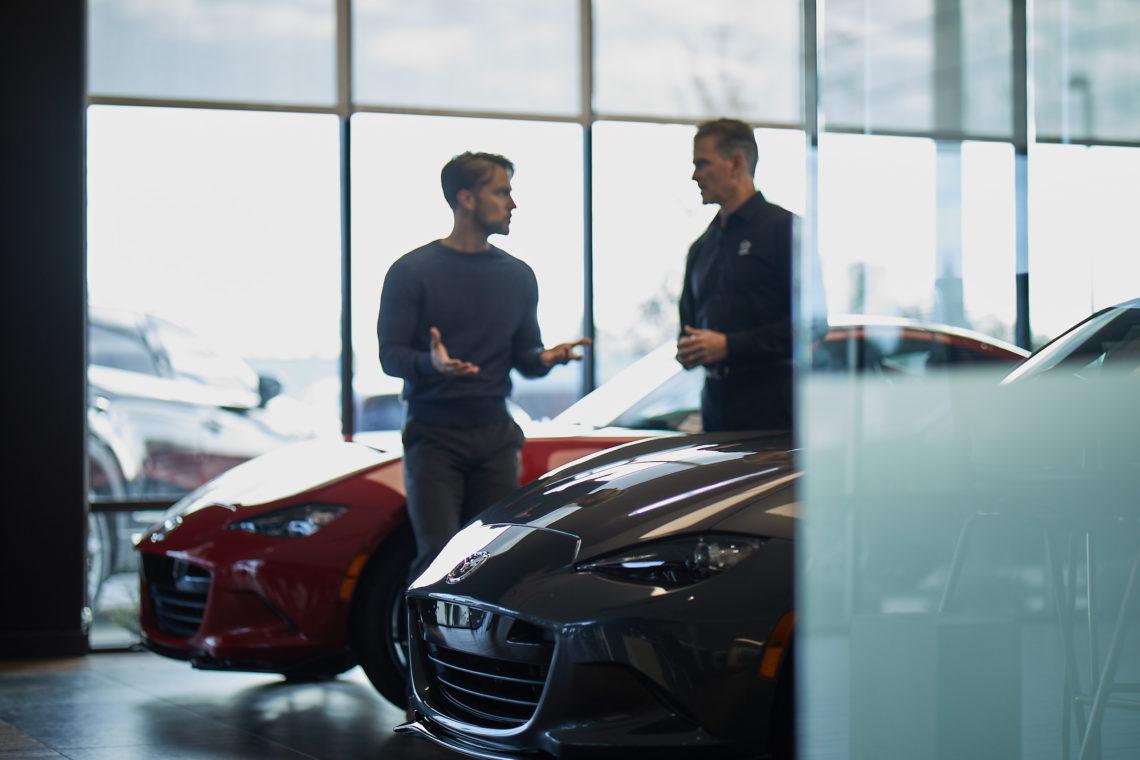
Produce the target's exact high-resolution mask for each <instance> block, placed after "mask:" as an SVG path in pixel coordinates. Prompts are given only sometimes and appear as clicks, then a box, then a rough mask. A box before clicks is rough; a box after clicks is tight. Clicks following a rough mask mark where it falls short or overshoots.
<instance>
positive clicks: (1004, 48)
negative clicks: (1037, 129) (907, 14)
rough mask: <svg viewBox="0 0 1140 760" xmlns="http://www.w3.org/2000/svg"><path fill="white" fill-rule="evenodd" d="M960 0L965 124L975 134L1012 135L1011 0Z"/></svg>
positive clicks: (963, 114)
mask: <svg viewBox="0 0 1140 760" xmlns="http://www.w3.org/2000/svg"><path fill="white" fill-rule="evenodd" d="M957 1H958V3H959V4H960V7H961V19H962V21H961V37H960V39H961V46H962V65H961V69H960V70H961V87H962V101H961V109H962V120H963V126H964V127H965V131H966V132H967V133H969V134H973V135H995V136H1005V135H1010V134H1011V133H1012V130H1013V98H1012V93H1013V65H1012V63H1011V60H1012V58H1011V56H1012V55H1013V30H1012V26H1011V21H1010V3H1009V2H997V3H995V2H993V0H957ZM951 5H952V3H951ZM936 28H937V27H936Z"/></svg>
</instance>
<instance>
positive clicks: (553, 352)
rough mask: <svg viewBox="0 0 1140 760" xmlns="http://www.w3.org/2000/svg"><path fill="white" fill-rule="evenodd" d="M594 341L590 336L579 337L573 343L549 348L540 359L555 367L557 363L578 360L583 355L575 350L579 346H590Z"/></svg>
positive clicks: (544, 363)
mask: <svg viewBox="0 0 1140 760" xmlns="http://www.w3.org/2000/svg"><path fill="white" fill-rule="evenodd" d="M591 343H593V341H592V340H590V339H589V338H579V339H578V340H576V341H574V342H573V343H559V344H558V345H557V346H555V347H554V348H548V349H546V350H545V351H543V352H542V353H541V354H539V359H541V360H542V363H543V365H544V366H546V367H553V366H554V365H555V364H566V363H567V362H570V361H577V360H578V359H581V358H582V355H581V354H580V353H578V352H577V351H575V350H574V349H575V348H576V347H577V346H588V345H590V344H591Z"/></svg>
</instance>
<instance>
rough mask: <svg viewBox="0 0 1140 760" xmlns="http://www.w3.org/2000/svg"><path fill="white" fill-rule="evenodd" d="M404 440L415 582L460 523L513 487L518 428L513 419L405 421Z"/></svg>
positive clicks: (516, 473)
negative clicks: (470, 423) (444, 423)
mask: <svg viewBox="0 0 1140 760" xmlns="http://www.w3.org/2000/svg"><path fill="white" fill-rule="evenodd" d="M403 440H404V488H405V490H406V492H407V497H408V517H409V518H410V519H411V523H412V531H413V533H414V534H415V537H416V558H415V561H414V562H413V563H412V568H411V575H410V578H409V580H414V579H415V577H416V576H418V575H419V574H420V573H421V572H423V570H424V569H425V568H426V567H427V566H428V565H429V564H430V563H431V561H432V560H433V559H435V556H436V555H437V554H439V552H440V550H441V549H442V548H443V546H444V544H446V543H447V542H448V540H449V539H450V538H451V537H452V536H454V535H455V534H456V533H457V532H459V529H460V528H461V527H463V526H464V525H465V524H467V523H468V522H470V521H471V520H472V519H474V518H475V516H476V515H478V514H479V513H480V512H482V511H483V510H484V509H486V508H487V507H489V506H491V505H492V504H494V503H495V502H496V501H498V500H499V499H501V498H503V497H504V496H506V495H507V494H509V493H510V492H511V491H513V490H515V489H516V488H518V486H519V478H520V477H521V474H522V463H521V460H520V457H519V452H520V450H521V448H522V444H523V432H522V429H521V428H519V426H518V425H517V424H515V422H514V421H513V420H508V421H506V422H501V423H496V424H494V425H487V426H483V427H472V428H451V427H436V426H433V425H424V424H422V423H419V422H416V421H415V420H409V421H408V422H407V423H406V424H405V425H404V431H403Z"/></svg>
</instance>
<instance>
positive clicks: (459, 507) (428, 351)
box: [377, 153, 589, 576]
mask: <svg viewBox="0 0 1140 760" xmlns="http://www.w3.org/2000/svg"><path fill="white" fill-rule="evenodd" d="M513 174H514V165H513V164H511V162H510V161H508V160H507V159H506V158H504V157H502V156H499V155H495V154H490V153H464V154H462V155H460V156H456V157H455V158H453V159H452V160H451V161H450V162H448V164H447V165H446V166H444V168H443V171H442V173H441V175H440V179H441V183H442V185H443V194H444V198H446V200H447V203H448V205H450V206H451V209H452V212H453V215H454V225H453V227H452V230H451V234H450V235H448V236H447V237H445V238H443V239H442V240H436V241H434V242H432V243H428V244H427V245H425V246H422V247H420V248H417V249H416V250H414V251H411V252H410V253H407V254H405V255H404V256H402V257H401V258H400V259H398V260H397V261H396V262H395V263H394V264H392V266H391V268H390V269H389V270H388V273H387V275H386V276H385V278H384V288H383V291H382V294H381V297H380V314H379V318H378V320H377V336H378V338H379V342H380V364H381V366H382V367H383V368H384V372H386V373H387V374H389V375H392V376H394V377H400V378H403V380H404V390H403V393H402V396H403V398H404V400H405V401H406V402H407V412H406V415H405V420H404V428H403V441H404V486H405V489H406V492H407V498H408V515H409V517H410V519H411V523H412V530H413V532H414V533H415V537H416V551H417V556H416V559H415V561H414V562H413V565H412V572H413V576H414V574H415V573H417V572H418V571H420V570H422V569H423V568H424V567H426V565H427V564H428V563H429V562H430V561H431V560H432V559H433V558H434V557H435V555H436V554H438V553H439V550H440V549H442V548H443V545H444V544H445V543H446V542H447V541H448V539H450V538H451V536H452V535H454V534H455V533H456V531H458V530H459V528H460V527H461V526H462V525H463V524H464V523H466V522H467V521H468V520H470V519H472V518H473V517H474V516H475V515H476V514H478V513H479V512H480V511H482V510H483V509H484V508H485V507H487V506H490V505H491V504H492V503H493V502H495V501H497V500H498V499H500V498H502V497H503V496H505V495H506V494H508V493H510V492H511V491H512V490H514V489H515V488H517V487H518V485H519V477H520V463H519V449H520V448H521V446H522V443H523V433H522V430H521V429H520V428H519V426H518V425H517V424H516V423H515V422H514V420H513V419H512V418H511V416H510V413H509V412H508V410H507V397H508V396H509V395H510V392H511V379H510V371H511V369H512V368H515V369H518V370H519V372H520V373H522V374H523V375H524V376H526V377H541V376H543V375H545V374H546V373H548V372H549V371H550V368H551V367H553V366H554V365H555V364H565V363H567V362H569V361H572V360H575V359H580V358H581V355H580V354H578V353H577V352H576V351H575V348H576V347H577V346H580V345H586V344H588V343H589V340H588V339H582V340H579V341H576V342H574V343H562V344H559V345H557V346H555V347H554V348H550V349H545V348H543V345H542V336H541V333H540V331H539V327H538V315H537V308H538V284H537V281H536V280H535V276H534V272H533V271H532V270H531V268H530V267H529V266H528V265H527V264H526V263H524V262H523V261H521V260H519V259H516V258H515V257H513V256H511V255H510V254H508V253H507V252H506V251H503V250H501V249H499V248H496V247H495V246H493V245H491V244H490V243H488V242H487V238H488V237H489V236H490V235H492V234H499V235H506V234H507V233H508V232H509V230H510V223H511V212H512V211H513V210H514V208H515V202H514V200H513V199H512V198H511V177H512V175H513Z"/></svg>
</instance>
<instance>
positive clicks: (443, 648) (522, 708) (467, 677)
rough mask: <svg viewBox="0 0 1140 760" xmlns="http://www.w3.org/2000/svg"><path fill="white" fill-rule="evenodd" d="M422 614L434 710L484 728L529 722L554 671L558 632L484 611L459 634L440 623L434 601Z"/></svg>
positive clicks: (423, 654) (453, 628) (426, 605)
mask: <svg viewBox="0 0 1140 760" xmlns="http://www.w3.org/2000/svg"><path fill="white" fill-rule="evenodd" d="M452 606H458V605H452ZM420 610H421V614H420V630H419V634H420V636H421V638H422V640H423V644H424V646H423V648H422V650H421V651H422V656H423V658H424V662H423V664H424V672H425V673H426V674H427V677H428V680H429V682H430V685H431V688H430V689H429V693H431V694H432V695H433V696H432V707H433V708H435V709H436V710H439V711H440V712H441V713H443V714H445V715H448V716H450V717H452V718H454V719H456V720H460V721H463V722H464V723H468V724H471V725H475V726H481V727H484V728H498V729H502V728H515V727H518V726H521V725H523V724H524V723H526V722H527V721H528V720H530V718H531V716H532V715H534V711H535V709H536V708H537V707H538V702H539V699H540V698H541V697H542V690H543V687H544V686H545V685H546V676H547V674H548V673H549V671H550V661H551V658H552V657H553V654H554V635H553V633H551V632H549V631H547V630H545V629H543V628H540V627H539V626H535V625H532V624H530V623H526V622H525V621H521V620H517V619H515V618H512V617H509V616H506V615H496V614H490V613H487V614H483V613H479V615H478V618H477V619H476V620H475V621H474V623H473V624H470V625H471V626H472V627H466V626H465V628H464V629H463V630H462V632H461V634H460V635H455V633H454V631H455V630H456V628H455V627H452V626H448V625H440V624H438V623H437V622H436V614H435V609H434V607H433V604H432V603H431V602H428V603H426V604H421V605H420ZM425 611H426V614H425ZM466 620H467V619H466V618H465V619H464V622H465V623H466ZM452 622H454V621H452Z"/></svg>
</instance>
